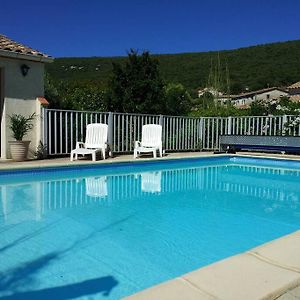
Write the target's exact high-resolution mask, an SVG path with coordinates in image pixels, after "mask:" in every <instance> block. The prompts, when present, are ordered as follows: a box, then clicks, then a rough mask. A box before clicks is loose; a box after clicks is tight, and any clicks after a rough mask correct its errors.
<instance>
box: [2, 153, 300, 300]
mask: <svg viewBox="0 0 300 300" xmlns="http://www.w3.org/2000/svg"><path fill="white" fill-rule="evenodd" d="M220 155H222V154H220ZM237 155H241V156H251V157H258V156H259V157H271V158H281V159H293V160H299V161H300V156H298V155H284V154H266V153H264V154H262V153H256V152H255V153H250V152H247V153H244V152H243V153H238V154H237ZM210 156H214V157H215V156H216V155H213V154H212V153H211V152H189V153H172V154H168V155H166V156H165V157H163V158H158V159H157V160H165V159H180V158H188V157H210ZM151 160H152V159H151V158H150V159H149V158H148V157H143V158H139V159H137V160H134V159H133V156H132V155H120V156H116V157H114V158H108V159H106V160H105V161H103V160H99V161H97V162H92V161H90V160H86V159H82V160H78V161H74V162H70V160H69V158H55V159H45V160H39V161H38V160H32V161H26V162H22V163H20V162H13V161H11V160H5V161H4V160H0V170H14V169H28V168H29V169H30V168H45V167H60V166H80V165H93V164H97V165H98V164H99V165H101V164H103V163H105V164H110V163H117V162H134V161H135V162H138V161H151ZM124 299H126V300H146V299H147V300H150V299H151V300H152V299H153V300H156V299H157V300H158V299H159V300H171V299H172V300H182V299H184V300H194V299H195V300H196V299H200V300H201V299H203V300H217V299H219V300H242V299H243V300H247V299H249V300H255V299H264V300H266V299H279V300H295V299H300V230H299V231H296V232H294V233H292V234H289V235H286V236H284V237H282V238H279V239H276V240H273V241H271V242H269V243H266V244H263V245H261V246H259V247H256V248H254V249H251V250H249V251H247V252H245V253H241V254H238V255H235V256H232V257H229V258H227V259H224V260H221V261H218V262H216V263H214V264H211V265H209V266H206V267H203V268H200V269H198V270H196V271H193V272H191V273H188V274H184V275H182V276H181V277H178V278H175V279H173V280H170V281H167V282H164V283H162V284H159V285H157V286H154V287H151V288H148V289H146V290H143V291H141V292H139V293H137V294H134V295H132V296H129V297H127V298H124Z"/></svg>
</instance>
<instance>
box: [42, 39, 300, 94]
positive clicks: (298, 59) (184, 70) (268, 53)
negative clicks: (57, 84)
mask: <svg viewBox="0 0 300 300" xmlns="http://www.w3.org/2000/svg"><path fill="white" fill-rule="evenodd" d="M154 56H155V57H156V58H157V59H158V60H159V64H160V71H161V74H162V76H163V78H164V79H165V80H166V81H167V82H175V83H182V84H183V85H184V86H185V87H186V88H188V89H196V88H197V87H204V86H205V85H206V83H207V80H208V75H209V71H210V68H211V62H212V61H215V62H216V60H217V56H218V52H213V51H211V52H200V53H182V54H166V55H154ZM219 56H220V61H221V67H222V68H223V69H224V71H225V66H226V63H227V65H228V69H229V74H230V82H231V86H232V88H231V91H232V92H238V91H240V90H243V89H244V88H245V87H248V88H249V89H250V90H254V89H260V88H264V87H267V86H284V85H288V84H291V83H293V82H296V81H299V80H300V40H296V41H289V42H281V43H272V44H265V45H258V46H252V47H247V48H240V49H236V50H226V51H220V52H219ZM125 60H126V57H105V58H103V57H90V58H71V57H70V58H57V59H55V61H54V63H52V64H47V65H46V69H47V71H48V73H49V74H50V76H51V78H53V79H54V80H68V81H91V80H92V81H94V80H96V81H100V82H103V84H104V85H105V83H106V82H107V80H108V78H109V76H110V74H111V70H112V62H121V63H122V62H124V61H125Z"/></svg>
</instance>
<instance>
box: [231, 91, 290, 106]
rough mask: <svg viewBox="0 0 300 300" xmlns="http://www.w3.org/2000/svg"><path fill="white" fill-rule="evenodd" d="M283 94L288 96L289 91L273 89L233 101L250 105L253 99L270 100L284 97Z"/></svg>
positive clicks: (235, 103) (236, 103)
mask: <svg viewBox="0 0 300 300" xmlns="http://www.w3.org/2000/svg"><path fill="white" fill-rule="evenodd" d="M283 96H288V93H287V92H284V91H280V90H273V91H268V92H263V93H260V94H256V95H253V96H246V97H241V98H239V99H235V100H233V103H234V105H236V106H240V105H250V104H251V103H252V102H253V101H256V100H263V101H269V100H272V99H279V98H280V97H283Z"/></svg>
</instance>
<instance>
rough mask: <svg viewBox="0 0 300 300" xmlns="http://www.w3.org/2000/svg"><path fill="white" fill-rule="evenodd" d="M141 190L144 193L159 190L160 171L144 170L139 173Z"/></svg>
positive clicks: (157, 191) (158, 191)
mask: <svg viewBox="0 0 300 300" xmlns="http://www.w3.org/2000/svg"><path fill="white" fill-rule="evenodd" d="M141 179H142V191H143V192H145V193H160V192H161V171H159V172H145V173H142V174H141Z"/></svg>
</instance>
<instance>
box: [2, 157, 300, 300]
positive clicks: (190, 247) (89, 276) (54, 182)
mask: <svg viewBox="0 0 300 300" xmlns="http://www.w3.org/2000/svg"><path fill="white" fill-rule="evenodd" d="M299 179H300V162H292V161H283V160H273V159H253V158H242V157H232V156H231V157H213V158H205V159H204V158H198V159H181V160H172V161H171V160H170V161H169V160H166V161H152V162H149V163H148V162H147V163H120V164H114V165H111V164H108V165H102V166H84V167H83V166H81V167H71V168H50V169H47V170H43V169H36V170H23V171H1V172H0V197H1V198H0V233H1V235H0V237H1V239H0V272H1V273H0V300H3V299H73V298H74V299H120V298H121V297H124V296H126V295H129V294H132V293H135V292H137V291H139V290H141V289H144V288H146V287H149V286H152V285H154V284H157V283H160V282H162V281H165V280H168V279H171V278H174V277H176V276H179V275H181V274H184V273H186V272H189V271H192V270H194V269H197V268H199V267H202V266H205V265H208V264H210V263H213V262H215V261H217V260H220V259H222V258H225V257H228V256H231V255H234V254H237V253H240V252H243V251H246V250H248V249H250V248H253V247H255V246H257V245H259V244H262V243H265V242H267V241H270V240H272V239H275V238H278V237H280V236H282V235H285V234H288V233H291V232H293V231H295V230H297V229H299V228H300V202H299V201H300V200H299V199H300V185H299Z"/></svg>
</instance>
